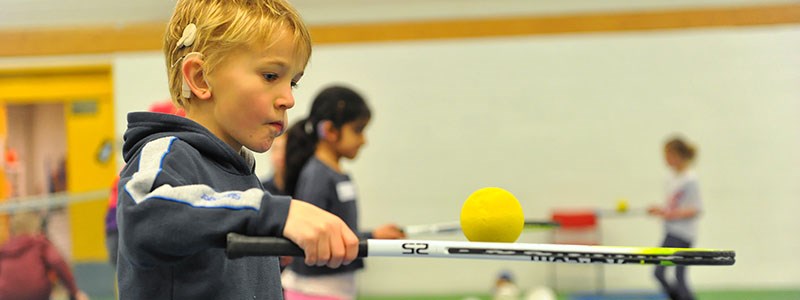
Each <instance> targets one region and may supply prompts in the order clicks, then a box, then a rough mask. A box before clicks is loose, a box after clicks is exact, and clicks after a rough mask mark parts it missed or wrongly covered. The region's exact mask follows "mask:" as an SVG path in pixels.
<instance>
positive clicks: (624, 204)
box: [617, 198, 628, 213]
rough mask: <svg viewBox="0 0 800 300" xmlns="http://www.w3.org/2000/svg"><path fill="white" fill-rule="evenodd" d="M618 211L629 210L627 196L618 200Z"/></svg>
mask: <svg viewBox="0 0 800 300" xmlns="http://www.w3.org/2000/svg"><path fill="white" fill-rule="evenodd" d="M617 212H618V213H625V212H628V200H627V199H625V198H620V199H619V201H617Z"/></svg>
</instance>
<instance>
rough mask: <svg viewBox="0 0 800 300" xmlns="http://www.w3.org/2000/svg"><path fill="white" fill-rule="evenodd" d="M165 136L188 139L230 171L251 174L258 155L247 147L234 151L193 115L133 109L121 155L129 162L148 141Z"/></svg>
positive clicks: (129, 115) (129, 116)
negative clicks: (188, 117) (192, 117)
mask: <svg viewBox="0 0 800 300" xmlns="http://www.w3.org/2000/svg"><path fill="white" fill-rule="evenodd" d="M165 136H174V137H177V138H178V139H180V140H181V141H183V142H185V143H188V144H189V145H191V146H192V147H193V148H195V149H197V150H198V151H199V152H200V155H203V156H205V157H208V158H209V161H213V162H215V163H217V164H220V166H221V167H222V168H224V169H226V170H228V171H229V172H232V173H239V174H252V173H253V171H254V168H255V159H253V155H252V153H251V152H250V151H249V150H246V149H245V148H242V149H240V150H239V151H235V150H234V149H233V148H231V147H230V146H228V144H225V142H223V141H222V140H220V139H219V138H217V137H216V136H215V135H214V134H213V133H211V131H209V130H208V129H206V128H205V127H203V126H202V125H200V124H198V123H197V122H195V121H192V120H190V119H187V118H184V117H179V116H175V115H171V114H160V113H151V112H132V113H129V114H128V130H127V131H125V135H124V143H123V146H122V155H123V157H124V159H125V163H129V162H130V161H131V160H132V159H133V158H134V157H136V154H137V153H139V152H140V151H141V150H142V147H144V145H145V144H147V143H148V142H150V141H152V140H155V139H158V138H162V137H165Z"/></svg>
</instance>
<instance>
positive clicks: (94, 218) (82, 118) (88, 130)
mask: <svg viewBox="0 0 800 300" xmlns="http://www.w3.org/2000/svg"><path fill="white" fill-rule="evenodd" d="M40 103H63V105H64V119H65V122H66V124H65V126H64V127H65V128H66V135H67V136H66V141H67V142H66V144H67V149H66V178H67V192H69V193H82V192H89V191H96V190H101V189H106V190H107V189H109V188H110V184H111V182H112V180H113V179H114V176H116V174H117V171H118V170H117V167H116V153H117V151H116V150H115V149H113V147H114V146H115V145H114V142H113V141H114V103H113V82H112V77H111V67H110V66H81V67H62V68H46V69H42V68H39V69H16V70H0V107H5V106H6V105H8V104H40ZM0 112H2V110H0ZM0 115H2V114H0ZM3 119H4V118H0V121H3V123H4V125H0V133H3V129H4V128H5V127H6V126H5V120H3ZM0 138H2V136H0ZM0 185H1V184H0ZM2 188H3V187H0V189H2ZM2 192H4V191H3V190H0V195H2V194H4V193H2ZM104 200H107V199H97V201H87V202H81V203H77V204H70V205H69V207H68V216H69V225H70V229H71V230H70V235H71V236H70V239H71V254H72V257H71V258H72V261H73V262H96V261H105V260H106V259H107V253H106V250H105V241H104V239H105V232H104V226H103V224H104V217H105V211H106V206H107V202H108V201H104ZM0 221H1V220H0ZM0 238H2V236H0Z"/></svg>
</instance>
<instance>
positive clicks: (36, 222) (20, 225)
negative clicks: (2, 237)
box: [11, 212, 42, 236]
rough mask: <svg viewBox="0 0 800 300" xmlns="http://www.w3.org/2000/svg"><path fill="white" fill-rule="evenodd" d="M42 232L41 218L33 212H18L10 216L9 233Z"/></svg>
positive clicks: (28, 233)
mask: <svg viewBox="0 0 800 300" xmlns="http://www.w3.org/2000/svg"><path fill="white" fill-rule="evenodd" d="M41 232H42V218H41V216H39V214H37V213H34V212H19V213H16V214H14V215H13V216H11V235H13V236H17V235H35V234H39V233H41Z"/></svg>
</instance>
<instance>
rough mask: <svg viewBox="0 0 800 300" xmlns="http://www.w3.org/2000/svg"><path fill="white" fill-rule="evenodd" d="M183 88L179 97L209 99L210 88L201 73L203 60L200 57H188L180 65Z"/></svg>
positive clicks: (203, 73)
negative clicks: (192, 96)
mask: <svg viewBox="0 0 800 300" xmlns="http://www.w3.org/2000/svg"><path fill="white" fill-rule="evenodd" d="M181 73H182V75H183V88H182V91H181V94H182V95H181V96H183V97H184V98H188V97H190V96H191V95H194V96H195V97H197V98H198V99H200V100H208V99H209V98H211V86H210V85H209V84H208V81H207V79H206V78H205V72H203V59H202V57H201V56H200V55H188V56H187V57H186V58H184V59H183V64H182V65H181Z"/></svg>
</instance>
